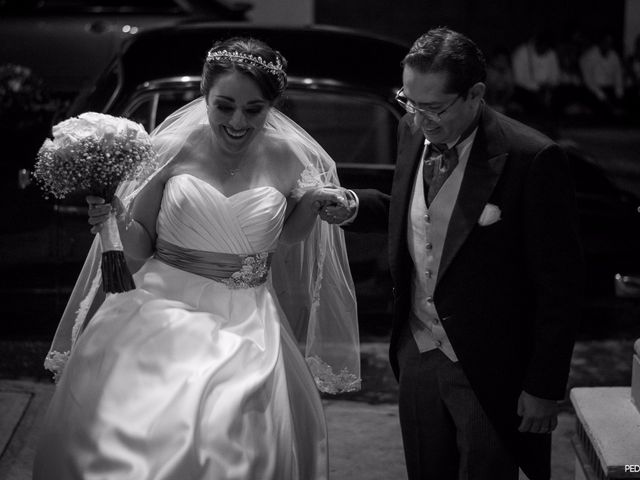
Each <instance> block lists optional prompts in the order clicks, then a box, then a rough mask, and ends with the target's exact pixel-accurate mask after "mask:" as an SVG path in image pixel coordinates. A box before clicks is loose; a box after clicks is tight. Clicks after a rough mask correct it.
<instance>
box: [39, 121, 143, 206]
mask: <svg viewBox="0 0 640 480" xmlns="http://www.w3.org/2000/svg"><path fill="white" fill-rule="evenodd" d="M155 166H156V156H155V153H154V151H153V147H152V146H151V140H150V138H149V135H148V133H147V132H146V131H145V129H144V127H143V126H142V125H140V124H139V123H135V122H133V121H131V120H129V119H127V118H121V117H113V116H111V115H106V114H102V113H95V112H88V113H83V114H82V115H80V116H79V117H73V118H69V119H67V120H64V121H62V122H60V123H58V124H56V125H54V127H53V139H52V140H51V139H47V140H45V142H44V143H43V145H42V147H40V151H39V152H38V157H37V162H36V165H35V170H34V176H35V178H36V180H37V181H38V183H39V184H40V186H41V187H42V189H43V190H44V192H45V194H51V195H53V196H54V197H55V198H58V199H63V198H65V197H66V196H67V195H69V194H74V193H83V192H86V193H90V194H94V195H99V196H102V197H104V198H106V199H107V200H108V201H109V200H111V197H112V196H113V193H114V192H115V189H116V187H117V186H118V184H119V183H120V182H123V181H126V180H132V179H134V178H136V177H138V176H140V175H144V174H146V173H147V172H148V170H149V169H153V168H155Z"/></svg>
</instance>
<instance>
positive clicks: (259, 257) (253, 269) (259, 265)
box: [224, 252, 271, 289]
mask: <svg viewBox="0 0 640 480" xmlns="http://www.w3.org/2000/svg"><path fill="white" fill-rule="evenodd" d="M241 258H242V266H241V267H240V270H238V271H237V272H233V273H232V274H231V276H230V277H229V278H227V279H225V280H224V284H225V285H226V286H227V287H229V288H233V289H236V288H254V287H257V286H259V285H262V284H263V283H264V282H266V281H267V275H268V274H269V266H270V264H271V255H270V254H269V252H260V253H256V254H254V255H241Z"/></svg>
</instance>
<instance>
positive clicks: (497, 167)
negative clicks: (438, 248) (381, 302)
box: [438, 105, 507, 282]
mask: <svg viewBox="0 0 640 480" xmlns="http://www.w3.org/2000/svg"><path fill="white" fill-rule="evenodd" d="M482 108H483V111H482V113H481V117H480V123H479V125H478V131H477V132H476V137H475V139H474V142H473V146H472V147H471V152H470V155H469V161H468V162H467V167H466V169H465V172H464V177H463V179H462V184H461V186H460V193H459V194H458V199H457V201H456V205H455V207H454V209H453V213H452V215H451V220H450V222H449V228H448V230H447V236H446V239H445V243H444V248H443V251H442V257H441V259H440V268H439V272H438V282H439V281H440V279H441V278H442V277H443V276H444V274H445V272H446V271H447V268H448V267H449V265H450V264H451V262H452V261H453V258H454V257H455V255H456V253H458V250H459V249H460V247H461V246H462V244H463V243H464V242H465V240H466V239H467V237H468V236H469V234H470V233H471V230H472V229H473V227H474V226H475V225H476V223H477V222H478V219H479V218H480V215H481V213H482V210H483V209H484V207H485V205H486V204H487V202H488V200H489V198H490V196H491V193H492V192H493V190H494V188H495V186H496V184H497V183H498V179H499V178H500V174H501V173H502V169H503V168H504V165H505V160H506V158H507V153H506V152H507V145H506V142H505V139H504V136H503V134H502V131H501V129H500V126H499V125H498V122H497V118H496V115H495V114H494V113H493V111H492V110H491V109H490V108H488V107H486V106H484V105H483V107H482Z"/></svg>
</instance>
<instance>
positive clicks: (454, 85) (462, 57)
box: [402, 27, 487, 95]
mask: <svg viewBox="0 0 640 480" xmlns="http://www.w3.org/2000/svg"><path fill="white" fill-rule="evenodd" d="M402 66H403V67H405V66H407V67H410V68H413V69H415V70H417V71H419V72H421V73H427V72H434V73H435V72H445V73H447V76H448V82H447V90H448V93H457V94H460V95H464V94H466V93H467V92H468V91H469V89H470V88H471V87H472V86H473V85H474V84H476V83H477V82H484V81H485V79H486V77H487V73H486V61H485V58H484V54H483V53H482V51H481V50H480V49H479V48H478V46H477V45H476V44H475V43H474V42H473V41H472V40H471V39H470V38H468V37H466V36H465V35H463V34H461V33H459V32H455V31H453V30H450V29H448V28H446V27H438V28H434V29H432V30H429V31H428V32H427V33H425V34H424V35H422V36H421V37H420V38H418V39H417V40H416V41H415V42H414V43H413V45H412V46H411V49H410V50H409V53H408V54H407V55H406V56H405V57H404V59H403V60H402Z"/></svg>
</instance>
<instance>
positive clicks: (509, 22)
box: [315, 0, 640, 53]
mask: <svg viewBox="0 0 640 480" xmlns="http://www.w3.org/2000/svg"><path fill="white" fill-rule="evenodd" d="M315 1H316V9H315V21H316V23H320V24H332V25H343V26H349V27H357V28H362V29H366V30H370V31H373V32H377V33H380V34H385V35H389V36H393V37H396V38H399V39H401V40H406V41H412V40H414V39H415V38H417V37H418V36H419V35H420V34H421V33H424V32H425V31H427V30H428V29H429V28H432V27H436V26H441V25H446V26H448V27H451V28H453V29H454V30H458V31H461V32H463V33H465V34H467V35H468V36H470V37H471V38H472V39H474V40H475V41H476V42H477V43H478V45H479V46H480V47H481V48H482V49H483V50H484V51H485V52H486V53H488V52H490V51H492V50H493V49H494V48H495V47H498V46H505V47H507V48H513V47H514V46H516V45H517V44H518V43H520V42H522V41H524V40H525V39H527V38H528V37H530V36H531V35H532V34H533V33H534V31H535V30H536V29H542V28H548V29H551V30H552V31H553V32H554V33H555V34H556V35H558V36H559V35H563V34H567V33H569V32H572V31H574V30H576V29H580V30H581V31H582V32H584V33H585V34H587V33H590V32H592V31H595V30H599V29H602V28H606V29H608V30H610V31H612V32H613V33H614V35H615V36H616V40H617V41H618V47H619V48H620V50H622V44H623V31H624V24H625V0H607V1H595V0H519V1H516V2H513V1H512V0H492V1H484V2H480V1H477V0H395V1H393V2H392V1H390V0H315ZM626 2H633V3H634V5H636V8H638V7H637V5H638V4H640V0H626ZM636 17H637V19H636V23H637V22H640V15H636Z"/></svg>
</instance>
